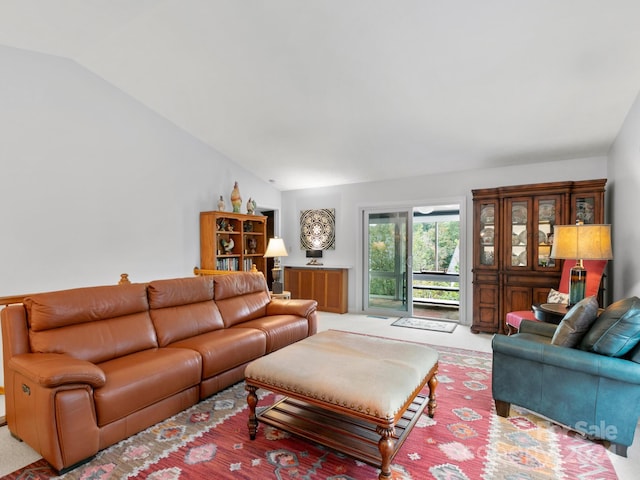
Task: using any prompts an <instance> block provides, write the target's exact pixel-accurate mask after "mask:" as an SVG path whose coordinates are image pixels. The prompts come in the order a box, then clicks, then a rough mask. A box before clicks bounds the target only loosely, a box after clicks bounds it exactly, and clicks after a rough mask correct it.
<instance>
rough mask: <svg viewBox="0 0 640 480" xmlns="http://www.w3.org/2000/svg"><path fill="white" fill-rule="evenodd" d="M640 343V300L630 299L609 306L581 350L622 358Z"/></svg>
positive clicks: (587, 336)
mask: <svg viewBox="0 0 640 480" xmlns="http://www.w3.org/2000/svg"><path fill="white" fill-rule="evenodd" d="M639 341H640V299H639V298H638V297H629V298H625V299H623V300H619V301H617V302H615V303H612V304H611V305H609V306H608V307H607V308H606V309H605V311H604V312H602V313H601V314H600V316H599V317H598V318H597V320H596V321H595V323H594V324H593V326H592V327H591V329H590V330H589V331H588V332H587V334H586V335H585V336H584V338H583V339H582V342H581V344H580V348H581V349H582V350H588V351H593V352H596V353H599V354H601V355H608V356H610V357H621V356H623V355H625V354H626V353H628V352H629V351H631V349H633V347H635V346H636V345H637V344H638V342H639Z"/></svg>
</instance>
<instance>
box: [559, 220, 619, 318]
mask: <svg viewBox="0 0 640 480" xmlns="http://www.w3.org/2000/svg"><path fill="white" fill-rule="evenodd" d="M553 234H554V235H553V237H554V238H553V247H552V249H551V258H560V259H566V260H576V265H575V266H574V267H572V268H571V278H570V280H569V306H572V305H575V304H576V303H578V302H579V301H580V300H582V299H583V298H584V294H585V286H586V283H587V271H586V270H585V268H584V265H583V262H582V261H583V260H611V259H612V258H613V252H612V250H611V225H596V224H590V225H584V224H582V223H578V224H576V225H556V226H555V228H554V232H553Z"/></svg>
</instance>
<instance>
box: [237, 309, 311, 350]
mask: <svg viewBox="0 0 640 480" xmlns="http://www.w3.org/2000/svg"><path fill="white" fill-rule="evenodd" d="M242 328H257V329H259V330H262V331H263V332H264V334H265V335H266V336H267V352H266V353H271V352H274V351H276V350H279V349H281V348H282V347H285V346H287V345H290V344H292V343H295V342H297V341H298V340H302V339H303V338H306V337H307V336H308V334H309V322H307V319H306V318H300V317H297V316H295V315H269V316H268V317H262V318H256V319H254V320H251V321H249V322H243V323H240V324H238V325H236V326H235V327H234V328H233V329H242Z"/></svg>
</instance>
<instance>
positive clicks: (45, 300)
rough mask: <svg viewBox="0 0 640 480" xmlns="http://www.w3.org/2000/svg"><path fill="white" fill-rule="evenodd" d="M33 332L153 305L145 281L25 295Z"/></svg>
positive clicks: (127, 313) (130, 311)
mask: <svg viewBox="0 0 640 480" xmlns="http://www.w3.org/2000/svg"><path fill="white" fill-rule="evenodd" d="M24 305H25V307H26V308H27V318H28V321H29V327H30V328H31V331H33V332H39V331H42V330H49V329H52V328H59V327H66V326H68V325H75V324H78V323H87V322H93V321H96V320H105V319H108V318H115V317H122V316H125V315H131V314H133V313H139V312H145V311H147V310H148V309H149V304H148V302H147V289H146V285H144V284H140V283H137V284H129V285H112V286H106V287H86V288H75V289H70V290H62V291H59V292H50V293H39V294H37V295H32V296H30V297H27V298H25V300H24Z"/></svg>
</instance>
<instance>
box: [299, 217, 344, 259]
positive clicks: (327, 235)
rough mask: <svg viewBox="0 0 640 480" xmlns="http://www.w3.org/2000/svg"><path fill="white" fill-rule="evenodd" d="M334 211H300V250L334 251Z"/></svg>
mask: <svg viewBox="0 0 640 480" xmlns="http://www.w3.org/2000/svg"><path fill="white" fill-rule="evenodd" d="M335 237H336V210H335V209H334V208H322V209H319V210H302V211H301V212H300V248H301V249H302V250H335V248H336V245H335Z"/></svg>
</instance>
